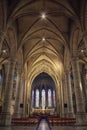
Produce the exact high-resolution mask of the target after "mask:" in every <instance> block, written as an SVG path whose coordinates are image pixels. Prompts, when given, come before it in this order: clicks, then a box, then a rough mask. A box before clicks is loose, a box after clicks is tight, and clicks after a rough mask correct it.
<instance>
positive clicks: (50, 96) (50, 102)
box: [48, 89, 52, 107]
mask: <svg viewBox="0 0 87 130" xmlns="http://www.w3.org/2000/svg"><path fill="white" fill-rule="evenodd" d="M48 107H52V93H51V90H50V89H49V90H48Z"/></svg>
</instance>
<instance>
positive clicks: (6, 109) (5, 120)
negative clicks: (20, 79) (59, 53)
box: [0, 59, 16, 126]
mask: <svg viewBox="0 0 87 130" xmlns="http://www.w3.org/2000/svg"><path fill="white" fill-rule="evenodd" d="M15 63H16V61H14V60H12V59H10V60H9V65H8V73H7V79H6V86H5V96H4V104H3V108H2V113H1V115H0V125H4V126H8V125H10V124H11V114H10V108H11V100H12V90H13V77H14V70H15Z"/></svg>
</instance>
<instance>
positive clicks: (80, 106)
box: [71, 56, 87, 124]
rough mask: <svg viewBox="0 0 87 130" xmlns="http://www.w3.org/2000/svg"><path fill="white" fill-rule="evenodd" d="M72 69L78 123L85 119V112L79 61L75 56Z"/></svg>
mask: <svg viewBox="0 0 87 130" xmlns="http://www.w3.org/2000/svg"><path fill="white" fill-rule="evenodd" d="M71 63H72V70H73V76H74V89H75V97H76V109H77V110H76V121H77V123H78V124H83V123H85V122H86V121H87V119H86V113H85V104H84V98H83V89H82V84H81V77H80V70H79V61H78V58H77V57H75V56H74V57H73V58H72V61H71Z"/></svg>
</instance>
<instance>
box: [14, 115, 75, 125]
mask: <svg viewBox="0 0 87 130" xmlns="http://www.w3.org/2000/svg"><path fill="white" fill-rule="evenodd" d="M40 120H41V118H40V117H29V118H13V119H12V125H36V124H38V123H39V121H40ZM47 120H48V122H49V124H50V125H72V124H74V123H76V119H75V118H58V117H47Z"/></svg>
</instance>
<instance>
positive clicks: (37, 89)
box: [31, 72, 56, 115]
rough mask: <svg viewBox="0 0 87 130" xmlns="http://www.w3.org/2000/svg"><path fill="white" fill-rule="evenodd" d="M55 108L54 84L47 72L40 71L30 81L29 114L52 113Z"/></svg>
mask: <svg viewBox="0 0 87 130" xmlns="http://www.w3.org/2000/svg"><path fill="white" fill-rule="evenodd" d="M55 110H56V86H55V83H54V81H53V79H52V78H51V77H50V76H49V75H48V74H47V73H44V72H42V73H40V74H39V75H38V76H37V77H36V78H35V79H34V80H33V83H32V89H31V111H32V112H31V114H32V115H54V113H55Z"/></svg>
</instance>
